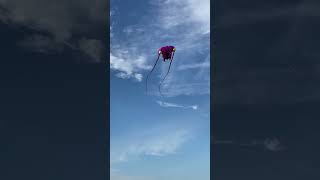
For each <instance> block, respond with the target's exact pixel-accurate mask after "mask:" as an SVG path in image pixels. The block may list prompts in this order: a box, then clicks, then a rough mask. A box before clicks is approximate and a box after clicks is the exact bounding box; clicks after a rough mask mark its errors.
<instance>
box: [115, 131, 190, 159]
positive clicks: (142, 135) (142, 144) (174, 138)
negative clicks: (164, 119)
mask: <svg viewBox="0 0 320 180" xmlns="http://www.w3.org/2000/svg"><path fill="white" fill-rule="evenodd" d="M126 137H127V138H126V140H124V139H122V140H121V139H118V140H117V141H116V140H114V141H112V142H111V164H116V163H121V162H126V161H128V160H129V159H130V158H135V157H140V156H168V155H173V154H175V153H177V152H178V150H179V149H180V148H181V146H182V145H183V144H184V143H186V142H187V141H188V140H190V138H191V137H192V134H191V132H190V131H188V130H186V129H181V128H180V129H172V128H163V127H160V128H151V129H148V130H145V131H144V132H135V134H132V136H129V137H130V139H128V136H126Z"/></svg>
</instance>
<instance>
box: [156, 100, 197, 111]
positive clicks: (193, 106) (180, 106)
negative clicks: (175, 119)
mask: <svg viewBox="0 0 320 180" xmlns="http://www.w3.org/2000/svg"><path fill="white" fill-rule="evenodd" d="M157 103H158V104H159V105H160V106H161V107H174V108H185V109H189V108H190V109H193V110H197V109H198V105H192V106H183V105H179V104H174V103H169V102H163V101H157Z"/></svg>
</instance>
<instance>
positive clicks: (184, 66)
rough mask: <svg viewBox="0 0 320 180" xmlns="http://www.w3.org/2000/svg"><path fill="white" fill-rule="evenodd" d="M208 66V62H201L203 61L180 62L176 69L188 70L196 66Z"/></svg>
mask: <svg viewBox="0 0 320 180" xmlns="http://www.w3.org/2000/svg"><path fill="white" fill-rule="evenodd" d="M209 67H210V62H208V61H207V62H203V63H196V64H195V63H194V64H182V65H180V66H179V67H178V68H177V70H179V71H182V70H189V69H196V68H209Z"/></svg>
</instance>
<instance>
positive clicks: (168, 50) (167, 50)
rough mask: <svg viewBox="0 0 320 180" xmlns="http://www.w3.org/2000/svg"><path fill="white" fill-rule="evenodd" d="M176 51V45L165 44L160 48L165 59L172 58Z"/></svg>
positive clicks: (160, 52)
mask: <svg viewBox="0 0 320 180" xmlns="http://www.w3.org/2000/svg"><path fill="white" fill-rule="evenodd" d="M175 51H176V48H175V47H174V46H163V47H161V48H160V49H159V54H162V57H163V59H171V56H172V54H173V53H174V52H175Z"/></svg>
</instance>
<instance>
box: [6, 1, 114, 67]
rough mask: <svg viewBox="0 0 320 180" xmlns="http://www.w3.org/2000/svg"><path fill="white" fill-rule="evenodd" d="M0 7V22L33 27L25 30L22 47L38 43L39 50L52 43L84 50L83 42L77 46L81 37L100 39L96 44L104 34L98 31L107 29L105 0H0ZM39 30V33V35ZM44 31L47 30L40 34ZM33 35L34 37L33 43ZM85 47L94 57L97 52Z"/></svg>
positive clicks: (50, 46) (50, 45) (49, 46)
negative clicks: (28, 31) (29, 31)
mask: <svg viewBox="0 0 320 180" xmlns="http://www.w3.org/2000/svg"><path fill="white" fill-rule="evenodd" d="M0 7H1V8H0V20H1V21H2V22H4V23H6V24H12V25H18V26H19V27H21V26H22V27H25V28H28V29H31V30H34V33H33V34H30V33H26V36H30V37H26V38H25V39H24V40H22V42H19V44H23V46H24V47H26V46H29V48H35V47H39V48H40V51H47V50H50V49H52V48H54V47H56V48H58V49H59V48H63V47H69V48H73V49H78V50H83V46H81V47H77V45H78V44H83V42H81V41H82V39H92V40H93V41H94V42H98V41H101V42H100V43H99V44H103V43H102V42H103V41H104V36H103V35H101V34H102V33H101V32H104V31H105V29H106V28H105V26H106V24H107V22H106V20H107V18H106V16H107V15H108V13H107V2H106V1H91V0H68V1H63V0H58V1H50V0H30V1H23V0H0ZM20 30H21V29H20ZM39 32H42V34H41V35H39ZM43 32H45V33H48V34H47V35H43ZM32 39H35V41H34V44H33V43H32V41H31V40H32ZM93 41H91V42H93ZM95 44H97V43H95ZM90 47H92V46H90ZM45 49H47V50H45ZM36 51H38V50H36ZM88 51H90V56H91V57H93V58H97V57H98V56H99V55H93V56H92V53H93V50H92V49H90V50H86V51H84V52H85V53H88ZM97 53H99V51H97ZM100 60H101V59H100ZM94 61H97V60H96V59H95V60H94Z"/></svg>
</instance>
